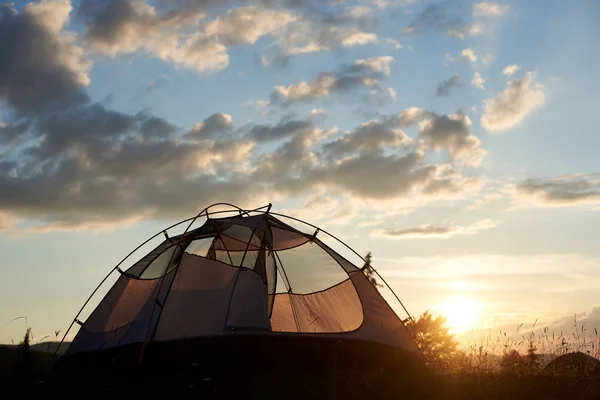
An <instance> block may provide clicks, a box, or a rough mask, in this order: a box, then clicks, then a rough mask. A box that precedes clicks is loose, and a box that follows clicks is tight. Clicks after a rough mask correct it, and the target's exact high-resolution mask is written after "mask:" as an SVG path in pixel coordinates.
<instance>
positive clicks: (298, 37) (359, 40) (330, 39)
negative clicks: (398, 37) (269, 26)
mask: <svg viewBox="0 0 600 400" xmlns="http://www.w3.org/2000/svg"><path fill="white" fill-rule="evenodd" d="M377 40H378V39H377V35H376V34H374V33H369V32H365V31H362V30H360V29H359V28H358V27H356V26H343V25H342V26H340V25H336V24H327V23H319V22H317V21H309V20H306V19H300V20H297V21H295V22H294V23H292V24H290V25H289V26H288V27H287V28H286V29H285V32H284V33H283V34H282V35H281V36H280V38H279V43H280V45H281V47H282V49H283V52H284V54H286V55H295V54H305V53H313V52H320V51H328V50H331V49H332V48H334V47H336V46H342V47H354V46H358V45H365V44H369V43H375V42H377Z"/></svg>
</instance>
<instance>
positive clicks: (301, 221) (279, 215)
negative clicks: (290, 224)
mask: <svg viewBox="0 0 600 400" xmlns="http://www.w3.org/2000/svg"><path fill="white" fill-rule="evenodd" d="M271 214H273V215H276V216H278V217H284V218H289V219H291V220H294V221H296V222H300V223H303V224H306V225H308V226H310V227H313V228H315V229H318V230H320V231H321V232H323V233H325V234H326V235H328V236H330V237H331V238H333V239H335V240H337V241H338V242H339V243H341V244H342V245H343V246H344V247H346V248H347V249H348V250H350V251H351V252H352V253H354V254H355V255H356V256H358V258H360V259H361V260H362V261H364V262H366V260H365V259H364V258H363V256H361V255H360V254H358V253H357V252H356V250H354V249H353V248H352V247H350V246H348V245H347V244H346V243H344V242H343V241H342V240H341V239H338V238H337V237H336V236H334V235H332V234H331V233H329V232H327V231H326V230H324V229H321V228H319V227H318V226H316V225H313V224H311V223H310V222H306V221H303V220H301V219H299V218H295V217H290V216H289V215H285V214H280V213H271ZM371 268H372V269H373V271H375V273H376V274H377V276H378V277H379V278H380V279H381V281H382V282H383V283H384V284H385V285H386V286H387V288H388V289H390V291H391V292H392V294H393V295H394V298H395V299H396V300H397V301H398V303H400V305H401V306H402V309H403V310H404V312H405V313H406V315H408V318H409V319H410V320H412V321H414V319H413V317H412V315H411V314H410V313H409V312H408V310H407V309H406V307H405V306H404V303H402V301H401V300H400V298H399V297H398V295H397V294H396V292H394V289H392V287H391V286H390V285H389V284H388V283H387V281H386V280H385V279H383V277H382V276H381V274H379V272H377V270H376V269H375V268H374V267H371Z"/></svg>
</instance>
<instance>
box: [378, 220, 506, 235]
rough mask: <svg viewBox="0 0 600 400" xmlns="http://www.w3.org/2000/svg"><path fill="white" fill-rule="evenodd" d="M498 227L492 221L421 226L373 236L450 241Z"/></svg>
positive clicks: (388, 230)
mask: <svg viewBox="0 0 600 400" xmlns="http://www.w3.org/2000/svg"><path fill="white" fill-rule="evenodd" d="M496 226H497V225H496V223H495V222H494V221H492V220H490V219H484V220H481V221H477V222H474V223H472V224H470V225H464V226H461V225H419V226H414V227H410V228H401V229H393V228H386V229H376V230H374V231H373V232H371V235H372V236H377V237H383V238H388V239H424V238H435V239H449V238H451V237H453V236H457V235H475V234H477V233H479V232H481V231H484V230H487V229H491V228H495V227H496Z"/></svg>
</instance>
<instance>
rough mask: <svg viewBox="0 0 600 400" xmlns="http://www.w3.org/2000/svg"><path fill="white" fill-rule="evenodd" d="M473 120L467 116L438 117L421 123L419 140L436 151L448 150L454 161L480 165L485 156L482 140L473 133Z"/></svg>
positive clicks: (435, 116) (434, 115) (434, 116)
mask: <svg viewBox="0 0 600 400" xmlns="http://www.w3.org/2000/svg"><path fill="white" fill-rule="evenodd" d="M471 124H472V123H471V120H470V119H469V117H467V116H466V115H465V114H458V113H457V114H450V115H436V114H433V115H432V117H430V118H428V119H426V120H424V121H423V122H421V124H420V126H419V138H420V139H422V140H423V141H424V143H425V144H426V145H427V146H428V147H429V148H431V149H433V150H435V151H440V150H443V149H445V150H447V151H448V153H449V154H450V157H451V159H452V160H457V159H462V160H464V161H466V162H468V163H470V164H472V165H478V164H480V163H481V160H482V159H483V157H484V156H485V151H484V150H483V149H482V148H481V140H479V138H477V137H476V136H474V135H473V134H472V133H471V130H470V128H471Z"/></svg>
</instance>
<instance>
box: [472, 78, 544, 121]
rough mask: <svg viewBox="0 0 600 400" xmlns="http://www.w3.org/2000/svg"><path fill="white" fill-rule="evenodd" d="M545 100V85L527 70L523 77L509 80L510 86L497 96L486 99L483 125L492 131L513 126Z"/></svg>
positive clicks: (482, 119) (482, 118)
mask: <svg viewBox="0 0 600 400" xmlns="http://www.w3.org/2000/svg"><path fill="white" fill-rule="evenodd" d="M545 101H546V98H545V96H544V89H543V86H542V85H541V84H539V83H535V82H534V81H533V73H532V72H527V73H525V75H524V76H523V78H521V79H511V80H509V81H508V87H507V88H506V89H505V90H504V91H502V92H501V93H499V94H498V95H496V97H493V98H491V99H487V100H485V102H484V105H483V115H482V116H481V126H483V127H484V128H485V129H487V130H488V131H490V132H498V131H502V130H506V129H509V128H512V127H514V126H516V125H518V124H519V123H520V122H521V121H523V119H525V117H526V116H527V115H529V114H530V113H531V112H532V111H534V110H535V109H536V108H538V107H540V106H541V105H543V104H544V103H545Z"/></svg>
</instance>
